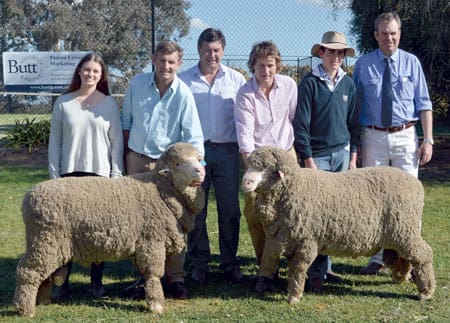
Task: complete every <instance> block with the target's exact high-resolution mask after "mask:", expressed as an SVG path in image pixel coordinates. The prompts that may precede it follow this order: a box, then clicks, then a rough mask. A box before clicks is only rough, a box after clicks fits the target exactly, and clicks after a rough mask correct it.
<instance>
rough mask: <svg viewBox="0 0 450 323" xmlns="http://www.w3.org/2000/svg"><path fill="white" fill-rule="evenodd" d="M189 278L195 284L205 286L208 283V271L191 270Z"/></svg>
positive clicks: (203, 269) (201, 269)
mask: <svg viewBox="0 0 450 323" xmlns="http://www.w3.org/2000/svg"><path fill="white" fill-rule="evenodd" d="M191 278H192V280H193V281H195V282H196V283H197V284H201V285H206V284H207V283H208V278H209V274H208V270H207V269H205V268H200V267H195V268H193V269H192V272H191Z"/></svg>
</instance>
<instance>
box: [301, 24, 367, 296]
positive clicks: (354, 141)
mask: <svg viewBox="0 0 450 323" xmlns="http://www.w3.org/2000/svg"><path fill="white" fill-rule="evenodd" d="M311 54H312V55H313V56H315V57H319V58H321V59H322V62H321V63H320V64H319V65H317V66H316V67H315V68H314V69H313V71H312V72H311V73H309V74H307V75H306V76H305V77H304V78H303V80H302V82H301V83H300V85H299V88H298V103H297V110H296V115H295V119H294V122H293V125H294V135H295V141H294V147H295V150H296V151H297V153H298V156H299V157H300V160H301V161H302V162H303V164H304V167H307V168H313V169H322V170H325V171H330V172H341V171H346V170H348V169H354V168H356V157H357V146H358V138H359V125H358V115H357V110H356V90H355V85H354V83H353V80H352V78H351V77H349V76H348V75H347V73H346V72H344V70H343V69H342V68H341V65H342V63H343V60H344V57H345V56H355V50H354V49H353V48H352V47H350V46H348V45H347V41H346V39H345V35H344V34H343V33H341V32H337V31H327V32H326V33H324V34H323V37H322V42H320V43H317V44H314V45H313V46H312V48H311ZM343 189H345V188H343ZM308 277H309V279H308V284H307V289H309V290H310V291H313V292H321V291H322V289H323V284H324V281H325V279H326V280H327V281H328V282H334V283H336V282H339V281H342V279H341V278H340V277H339V276H337V275H336V274H334V273H333V272H332V270H331V261H329V258H328V256H326V255H318V256H317V258H316V259H315V260H314V262H313V263H312V265H311V266H310V268H309V270H308Z"/></svg>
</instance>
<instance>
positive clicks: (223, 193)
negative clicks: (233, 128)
mask: <svg viewBox="0 0 450 323" xmlns="http://www.w3.org/2000/svg"><path fill="white" fill-rule="evenodd" d="M205 160H206V163H207V166H206V177H205V181H204V182H203V184H202V186H203V189H204V190H205V198H206V206H205V208H204V209H203V211H202V212H201V213H200V214H199V215H198V216H197V218H196V220H195V226H194V229H193V231H192V232H190V233H189V235H188V256H189V258H190V260H191V262H192V266H193V267H200V268H202V267H203V268H205V269H207V267H208V262H209V260H210V255H211V253H210V248H209V238H208V232H207V227H206V216H207V212H208V207H207V205H208V194H209V189H210V188H211V186H212V185H213V186H214V193H215V196H216V201H217V213H218V224H219V248H220V258H221V259H220V260H221V267H222V269H223V270H224V271H228V270H232V269H234V268H236V267H238V268H239V260H238V258H237V256H236V254H237V249H238V243H239V229H240V228H239V226H240V217H241V210H240V206H239V150H238V146H237V144H236V143H211V142H205Z"/></svg>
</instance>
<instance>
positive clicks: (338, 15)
mask: <svg viewBox="0 0 450 323" xmlns="http://www.w3.org/2000/svg"><path fill="white" fill-rule="evenodd" d="M190 2H191V4H192V6H191V7H190V8H189V9H188V10H187V14H188V15H189V16H190V19H191V23H190V31H189V34H188V35H187V36H185V37H183V38H181V39H180V40H179V43H180V45H181V47H183V49H184V58H183V65H182V67H181V71H182V70H185V69H187V68H189V67H191V66H193V65H195V64H196V63H197V61H198V56H197V39H198V36H199V35H200V33H201V32H202V30H204V29H205V28H207V27H214V28H219V29H221V30H222V31H223V32H224V34H225V37H226V41H227V45H226V48H225V56H224V58H223V63H224V64H225V65H227V66H230V67H233V68H236V69H239V70H240V71H242V72H243V73H244V74H245V75H246V77H250V76H251V75H250V73H249V72H248V68H247V59H248V54H249V53H250V50H251V47H252V45H253V44H254V43H256V42H259V41H262V40H272V41H273V42H275V44H277V46H278V47H279V49H280V52H281V55H282V60H283V61H282V63H283V70H282V72H281V73H283V74H288V75H290V76H291V77H293V78H294V79H296V81H297V82H298V81H300V80H301V79H302V77H303V75H304V74H305V73H306V72H308V71H310V70H311V68H312V67H314V66H315V65H316V64H317V63H318V62H319V60H318V59H317V58H313V57H311V56H310V50H311V47H312V45H313V44H314V43H318V42H320V41H321V38H322V34H323V33H324V32H325V31H329V30H338V31H342V32H344V33H345V34H346V35H347V42H348V43H349V45H350V46H352V47H355V41H354V38H353V37H352V36H351V35H350V33H349V30H350V21H351V12H350V11H349V10H348V9H336V8H333V6H332V5H331V2H330V1H328V0H280V1H271V0H247V1H241V0H228V1H205V0H190ZM345 2H346V0H342V1H341V4H344V3H345ZM149 10H151V8H150V7H149ZM354 61H355V59H354V58H348V59H347V60H346V62H345V65H346V66H347V67H348V66H352V65H353V64H354ZM149 69H150V67H149ZM137 72H139V71H136V73H137ZM116 82H118V83H120V82H122V83H123V82H124V80H123V79H121V78H120V77H119V78H115V77H112V78H111V79H110V83H113V84H112V87H113V88H112V92H113V93H114V95H116V96H117V98H118V100H119V101H120V98H121V95H123V90H119V91H116V90H115V88H120V89H123V88H124V86H114V83H116ZM122 85H123V84H122ZM2 90H3V89H0V92H1V91H2ZM55 95H57V94H51V93H47V94H40V95H38V96H36V95H23V94H14V95H10V94H6V93H5V92H2V95H1V96H0V137H1V136H2V135H4V134H5V132H6V131H7V130H8V129H10V128H11V127H12V126H13V125H14V123H15V120H17V119H20V118H23V117H24V115H26V116H28V115H30V114H31V115H34V114H40V115H41V116H39V118H42V114H44V115H47V116H48V117H50V113H51V109H52V101H53V99H54V97H55Z"/></svg>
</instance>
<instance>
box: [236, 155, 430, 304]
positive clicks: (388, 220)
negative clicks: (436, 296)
mask: <svg viewBox="0 0 450 323" xmlns="http://www.w3.org/2000/svg"><path fill="white" fill-rule="evenodd" d="M248 163H249V165H250V167H249V169H248V170H247V171H246V173H245V174H244V177H243V182H242V186H243V190H244V191H245V192H252V191H255V192H256V201H255V204H254V212H255V216H257V217H258V218H259V220H260V221H261V223H262V226H263V229H264V233H265V235H266V242H265V245H264V250H263V254H262V259H261V263H260V270H259V274H258V280H257V284H256V287H257V289H258V284H259V283H260V284H261V285H264V284H266V283H265V282H264V276H265V277H271V275H273V273H274V272H275V270H276V267H277V265H278V259H279V257H280V255H285V256H286V258H287V261H288V271H289V274H288V300H289V303H291V304H294V303H297V302H298V301H299V300H300V298H301V297H302V295H303V290H304V286H305V279H306V275H307V270H308V268H309V266H310V265H311V263H312V262H313V261H314V259H315V258H316V256H317V255H318V254H325V255H331V256H339V257H345V256H349V257H357V256H370V255H373V254H375V253H376V252H377V251H379V250H380V249H382V248H383V249H385V250H384V261H385V265H386V266H388V267H389V268H390V269H391V271H392V278H393V281H394V282H402V281H405V280H406V279H407V278H408V276H409V273H410V270H411V265H412V266H413V267H414V271H415V274H416V278H415V282H416V285H417V289H418V291H419V299H421V300H425V299H430V298H431V297H432V295H433V293H434V291H435V287H436V286H435V284H436V283H435V278H434V272H433V252H432V249H431V247H430V246H429V245H428V244H427V243H426V242H425V241H424V240H423V239H422V236H421V218H422V210H423V205H424V191H423V186H422V184H421V182H420V181H419V180H418V179H416V178H415V177H414V176H412V175H410V174H408V173H406V172H404V171H401V170H399V169H396V168H393V167H372V168H361V169H357V170H352V171H348V172H344V173H331V172H325V171H321V170H313V169H304V168H300V167H299V166H298V165H297V163H296V162H295V161H294V160H293V159H292V158H291V157H290V156H289V155H288V154H287V153H286V152H285V151H283V150H281V149H279V148H275V147H270V146H266V147H261V148H258V149H256V150H255V151H254V152H253V153H252V154H251V155H250V157H249V159H248Z"/></svg>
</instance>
